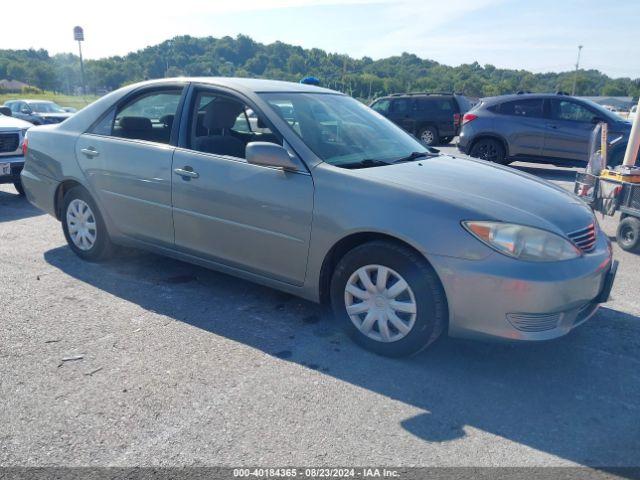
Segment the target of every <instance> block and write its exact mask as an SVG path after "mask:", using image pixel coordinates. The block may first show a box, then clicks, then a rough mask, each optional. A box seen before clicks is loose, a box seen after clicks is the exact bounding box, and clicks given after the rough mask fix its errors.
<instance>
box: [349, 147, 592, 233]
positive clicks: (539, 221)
mask: <svg viewBox="0 0 640 480" xmlns="http://www.w3.org/2000/svg"><path fill="white" fill-rule="evenodd" d="M360 171H361V172H362V174H363V176H365V177H367V178H369V179H371V180H375V181H376V182H380V183H382V184H394V185H395V186H397V187H398V186H399V187H401V188H404V189H407V190H409V191H412V192H414V193H420V194H422V195H424V196H425V197H428V198H431V199H433V200H436V201H442V202H446V203H448V204H450V205H452V206H455V207H458V208H459V210H460V215H461V216H467V218H459V219H456V221H460V220H498V221H502V222H512V223H518V224H521V225H529V226H533V227H537V228H543V229H545V230H550V231H555V232H557V233H564V234H566V233H571V232H574V231H576V230H580V229H582V228H585V227H586V226H587V225H589V224H590V223H591V222H593V221H594V216H593V213H592V212H591V209H590V208H589V207H588V206H587V205H586V203H584V202H583V201H582V200H580V199H579V198H578V197H576V196H575V195H573V194H572V193H570V192H568V191H566V190H564V189H562V188H561V187H558V186H556V185H553V184H551V183H549V182H547V181H545V180H542V179H540V178H538V177H535V176H533V175H529V174H527V173H524V172H521V171H519V170H516V169H513V168H509V167H503V166H500V165H496V164H492V163H489V162H485V161H482V160H476V159H471V158H461V157H452V156H446V155H441V156H438V157H433V158H425V159H423V160H419V161H414V162H407V163H400V164H397V165H389V166H384V167H375V168H368V169H362V170H360ZM570 180H572V179H570Z"/></svg>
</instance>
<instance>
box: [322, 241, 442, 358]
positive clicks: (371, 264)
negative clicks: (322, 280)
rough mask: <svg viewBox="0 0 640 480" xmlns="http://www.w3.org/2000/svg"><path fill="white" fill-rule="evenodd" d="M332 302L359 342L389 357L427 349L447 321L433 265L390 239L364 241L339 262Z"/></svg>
mask: <svg viewBox="0 0 640 480" xmlns="http://www.w3.org/2000/svg"><path fill="white" fill-rule="evenodd" d="M331 305H332V308H333V311H334V314H335V316H336V318H337V319H339V321H341V322H342V323H343V325H344V327H345V328H346V330H347V332H348V333H349V335H350V336H351V338H353V340H354V341H355V342H356V343H357V344H359V345H360V346H362V347H364V348H366V349H368V350H371V351H373V352H375V353H378V354H380V355H385V356H389V357H401V356H405V355H411V354H414V353H417V352H419V351H420V350H422V349H424V348H426V347H427V346H428V345H429V344H431V343H432V342H434V341H435V340H436V339H437V338H438V337H439V336H440V334H441V333H442V332H443V331H444V328H445V326H446V322H447V307H446V297H445V293H444V290H443V288H442V285H441V284H440V280H439V279H438V276H437V275H436V273H435V271H434V270H433V268H431V266H430V265H429V264H428V263H427V262H426V261H425V259H424V258H422V257H421V256H420V255H419V254H418V253H416V252H414V251H412V250H411V249H409V248H407V247H404V246H401V245H397V244H395V243H392V242H388V241H374V242H369V243H366V244H364V245H361V246H359V247H356V248H354V249H353V250H351V251H350V252H348V253H347V254H346V255H345V256H344V257H343V258H342V259H341V260H340V262H339V263H338V265H337V267H336V269H335V271H334V273H333V277H332V280H331Z"/></svg>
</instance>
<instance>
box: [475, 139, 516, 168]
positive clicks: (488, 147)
mask: <svg viewBox="0 0 640 480" xmlns="http://www.w3.org/2000/svg"><path fill="white" fill-rule="evenodd" d="M469 155H470V156H472V157H475V158H480V159H482V160H487V161H489V162H494V163H499V164H500V165H508V164H509V163H511V162H509V161H508V160H507V158H506V156H507V155H506V152H505V150H504V147H503V146H502V144H501V143H500V142H499V141H497V140H494V139H493V138H481V139H480V140H478V141H476V142H475V143H474V144H473V147H471V151H470V152H469Z"/></svg>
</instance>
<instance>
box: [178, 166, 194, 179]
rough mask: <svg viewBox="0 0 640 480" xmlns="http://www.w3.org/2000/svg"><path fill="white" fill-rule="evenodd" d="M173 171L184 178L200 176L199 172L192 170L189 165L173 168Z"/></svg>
mask: <svg viewBox="0 0 640 480" xmlns="http://www.w3.org/2000/svg"><path fill="white" fill-rule="evenodd" d="M173 172H174V173H176V174H178V175H180V176H181V177H184V178H198V177H199V176H200V174H199V173H197V172H194V171H193V168H191V167H184V168H175V169H174V170H173Z"/></svg>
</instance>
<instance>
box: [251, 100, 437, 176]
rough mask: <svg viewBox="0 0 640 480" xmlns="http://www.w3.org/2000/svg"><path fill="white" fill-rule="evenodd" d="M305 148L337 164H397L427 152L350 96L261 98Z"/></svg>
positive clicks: (419, 144) (418, 143) (328, 161)
mask: <svg viewBox="0 0 640 480" xmlns="http://www.w3.org/2000/svg"><path fill="white" fill-rule="evenodd" d="M260 96H261V97H262V98H263V99H264V100H266V102H267V103H268V104H269V106H270V107H271V108H272V110H273V111H274V112H275V113H276V114H277V115H279V116H280V117H282V118H283V119H284V120H285V121H286V122H287V123H288V124H289V126H290V127H291V129H292V130H293V131H294V132H295V133H296V134H297V135H298V136H299V137H300V138H301V139H302V140H303V141H304V143H305V144H306V145H307V146H308V147H309V148H310V149H311V150H312V151H313V152H314V153H315V154H316V155H317V156H318V157H320V158H321V159H322V160H324V161H325V162H327V163H330V164H332V165H336V166H341V165H345V166H346V165H349V164H351V165H352V164H354V163H358V162H363V161H365V160H368V161H373V162H393V161H395V160H398V159H401V158H403V157H407V156H410V155H411V154H412V153H414V152H427V149H426V148H425V147H424V146H423V145H422V144H421V143H420V142H418V141H417V140H415V139H414V138H413V137H411V136H409V135H408V134H407V133H405V132H404V131H403V130H401V129H400V128H399V127H396V126H395V125H394V124H393V123H391V122H390V121H389V120H387V119H386V118H384V117H383V116H381V115H379V114H378V113H376V112H374V111H373V110H371V109H370V108H369V107H366V106H365V105H363V104H362V103H360V102H358V101H357V100H355V99H353V98H351V97H347V96H345V95H333V94H322V93H263V94H261V95H260Z"/></svg>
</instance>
